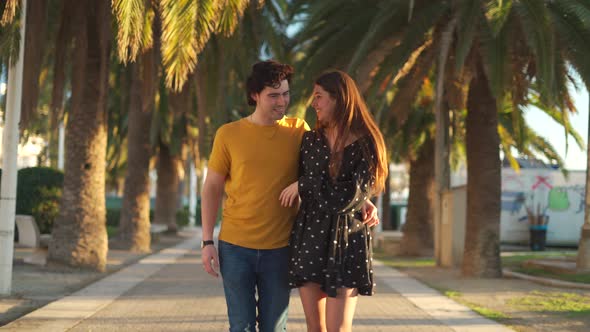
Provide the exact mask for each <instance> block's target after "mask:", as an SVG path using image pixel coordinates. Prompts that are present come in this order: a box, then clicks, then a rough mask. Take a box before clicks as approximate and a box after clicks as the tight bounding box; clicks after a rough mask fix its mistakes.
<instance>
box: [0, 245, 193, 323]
mask: <svg viewBox="0 0 590 332" xmlns="http://www.w3.org/2000/svg"><path fill="white" fill-rule="evenodd" d="M198 243H199V239H198V238H197V236H193V237H191V238H189V239H188V240H185V241H183V242H181V243H179V244H178V245H176V246H174V247H170V248H166V249H163V250H161V251H160V252H158V253H156V254H153V255H150V256H147V257H145V258H143V259H142V260H140V261H138V262H137V263H135V264H132V265H130V266H127V267H125V268H123V269H121V270H119V271H117V272H115V273H113V274H110V275H108V276H106V277H105V278H103V279H100V280H99V281H97V282H95V283H93V284H91V285H89V286H87V287H86V288H83V289H81V290H79V291H77V292H75V293H73V294H71V295H69V296H66V297H63V298H61V299H59V300H56V301H54V302H51V303H49V304H47V305H46V306H44V307H41V308H39V309H37V310H35V311H33V312H31V313H29V314H27V315H25V316H23V317H21V318H19V319H17V320H15V321H13V322H11V323H9V324H7V325H5V326H3V327H2V328H0V329H1V330H7V331H46V332H62V331H67V330H69V329H70V328H72V327H74V326H76V325H77V324H79V323H80V322H81V321H83V320H84V319H86V318H88V317H90V316H92V315H94V314H95V313H96V312H98V311H100V310H101V309H102V308H104V307H106V306H107V305H109V304H111V303H112V302H113V301H114V300H115V299H117V298H118V297H119V296H121V295H122V294H124V293H125V292H127V291H129V290H130V289H132V288H133V287H135V286H137V285H138V284H139V283H141V282H142V281H144V280H145V279H147V278H148V277H150V276H151V275H153V274H154V273H156V272H158V271H159V270H161V269H162V268H163V267H165V266H166V265H168V264H171V263H174V262H175V261H176V260H177V259H179V258H181V257H182V256H184V255H186V254H187V253H189V252H190V251H191V250H193V249H196V248H197V247H198Z"/></svg>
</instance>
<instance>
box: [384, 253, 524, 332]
mask: <svg viewBox="0 0 590 332" xmlns="http://www.w3.org/2000/svg"><path fill="white" fill-rule="evenodd" d="M373 269H375V270H379V271H378V272H377V271H376V272H375V274H376V275H377V276H378V279H380V280H381V281H382V282H384V283H385V284H386V285H387V286H389V287H391V288H393V289H394V290H395V291H396V292H398V293H399V294H400V295H401V296H403V297H404V298H406V299H407V300H408V301H410V302H412V303H413V304H414V305H415V306H416V307H418V308H420V309H421V310H423V311H424V312H426V313H427V314H429V315H430V316H432V318H434V319H436V320H438V321H440V322H441V323H443V324H445V325H446V326H447V327H449V328H450V329H452V330H453V331H456V332H514V331H513V330H512V329H510V328H508V327H506V326H504V325H502V324H500V323H498V322H495V321H493V320H490V319H487V318H485V317H482V316H480V315H479V314H477V313H475V312H474V311H473V310H471V309H470V308H468V307H466V306H464V305H462V304H459V303H457V302H455V301H453V300H451V299H450V298H448V297H446V296H444V295H442V294H441V293H439V292H438V291H436V290H434V289H432V288H430V287H428V286H426V285H425V284H423V283H422V282H420V281H418V280H417V279H415V278H412V277H410V276H408V275H407V274H405V273H403V272H401V271H399V270H397V269H395V268H392V267H388V266H386V265H385V264H384V263H383V262H381V261H378V260H373Z"/></svg>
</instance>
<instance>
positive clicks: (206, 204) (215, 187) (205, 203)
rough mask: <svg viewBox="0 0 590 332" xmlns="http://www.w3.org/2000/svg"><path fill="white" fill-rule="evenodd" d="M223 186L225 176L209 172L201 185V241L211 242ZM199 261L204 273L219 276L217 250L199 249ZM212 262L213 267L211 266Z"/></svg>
mask: <svg viewBox="0 0 590 332" xmlns="http://www.w3.org/2000/svg"><path fill="white" fill-rule="evenodd" d="M224 185H225V176H223V175H221V174H219V173H216V172H215V171H212V170H209V171H208V172H207V177H206V178H205V184H204V185H203V194H202V195H201V223H202V229H203V239H202V240H203V241H207V240H213V228H214V227H215V220H216V219H217V211H219V206H220V205H221V198H222V196H223V188H224ZM201 261H202V262H203V267H204V268H205V271H207V273H209V274H210V275H212V276H214V277H217V276H219V275H218V273H217V271H219V258H218V256H217V250H216V249H215V246H213V245H207V246H205V247H204V248H203V249H201ZM211 261H213V266H212V264H211Z"/></svg>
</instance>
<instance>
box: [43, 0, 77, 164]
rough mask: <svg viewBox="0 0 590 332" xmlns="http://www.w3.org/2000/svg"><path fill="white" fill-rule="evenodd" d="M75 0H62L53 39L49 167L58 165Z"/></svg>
mask: <svg viewBox="0 0 590 332" xmlns="http://www.w3.org/2000/svg"><path fill="white" fill-rule="evenodd" d="M75 8H76V4H75V0H64V1H63V3H62V8H61V10H60V13H61V15H60V16H61V17H60V23H59V29H58V32H57V38H56V41H55V56H54V63H53V86H52V87H51V108H50V113H51V114H50V116H49V120H50V126H49V128H50V135H49V160H50V163H51V167H55V168H57V167H58V158H59V156H58V154H59V152H58V151H59V121H60V120H61V118H62V113H63V95H64V87H65V81H66V65H65V64H66V61H67V59H68V55H69V54H68V53H69V52H68V41H69V40H70V37H71V36H70V34H71V32H72V31H71V30H72V29H71V25H72V17H73V10H74V9H75Z"/></svg>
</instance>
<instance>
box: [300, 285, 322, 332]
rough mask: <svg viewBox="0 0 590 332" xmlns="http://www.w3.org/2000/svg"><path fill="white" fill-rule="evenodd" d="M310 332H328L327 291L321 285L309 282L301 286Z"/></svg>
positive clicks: (301, 296) (302, 302)
mask: <svg viewBox="0 0 590 332" xmlns="http://www.w3.org/2000/svg"><path fill="white" fill-rule="evenodd" d="M299 297H300V298H301V304H302V305H303V312H304V313H305V322H306V323H307V331H308V332H326V293H324V292H323V291H322V290H321V289H320V285H319V284H316V283H313V282H308V283H306V284H304V285H303V286H301V287H299Z"/></svg>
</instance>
